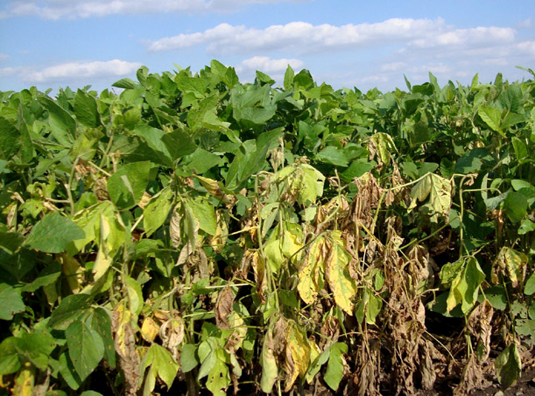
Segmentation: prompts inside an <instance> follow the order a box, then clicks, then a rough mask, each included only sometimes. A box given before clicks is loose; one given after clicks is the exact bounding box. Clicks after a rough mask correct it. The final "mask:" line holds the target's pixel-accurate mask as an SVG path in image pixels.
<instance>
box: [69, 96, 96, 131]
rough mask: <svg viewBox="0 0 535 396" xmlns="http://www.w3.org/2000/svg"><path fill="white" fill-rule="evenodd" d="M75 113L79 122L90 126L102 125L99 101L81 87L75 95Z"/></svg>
mask: <svg viewBox="0 0 535 396" xmlns="http://www.w3.org/2000/svg"><path fill="white" fill-rule="evenodd" d="M74 115H76V119H77V120H78V122H80V123H81V124H84V125H85V126H88V127H90V128H96V127H98V126H99V125H100V115H99V114H98V110H97V101H96V100H95V98H94V97H93V96H91V95H89V94H88V93H86V92H84V91H82V90H80V89H79V90H78V91H77V92H76V96H75V97H74Z"/></svg>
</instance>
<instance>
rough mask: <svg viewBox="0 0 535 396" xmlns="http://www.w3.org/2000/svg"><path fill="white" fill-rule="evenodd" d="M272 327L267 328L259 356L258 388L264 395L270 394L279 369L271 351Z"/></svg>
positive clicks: (273, 346)
mask: <svg viewBox="0 0 535 396" xmlns="http://www.w3.org/2000/svg"><path fill="white" fill-rule="evenodd" d="M272 327H273V325H271V326H270V327H269V328H268V331H267V333H266V335H265V337H264V342H263V344H262V353H261V355H260V364H261V365H262V378H261V380H260V387H261V388H262V391H263V392H265V393H271V391H272V389H273V385H274V384H275V382H276V381H277V377H278V373H279V369H278V365H277V361H276V360H275V355H274V353H273V350H274V349H275V345H273V328H272Z"/></svg>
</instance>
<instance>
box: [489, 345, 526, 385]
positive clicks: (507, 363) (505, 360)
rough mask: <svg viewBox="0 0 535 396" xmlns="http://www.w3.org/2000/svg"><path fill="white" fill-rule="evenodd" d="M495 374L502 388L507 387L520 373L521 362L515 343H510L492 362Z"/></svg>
mask: <svg viewBox="0 0 535 396" xmlns="http://www.w3.org/2000/svg"><path fill="white" fill-rule="evenodd" d="M494 366H495V367H496V376H497V377H498V381H500V384H501V386H502V388H503V389H507V388H509V387H510V386H511V385H513V384H514V383H515V382H516V380H517V379H519V378H520V375H521V373H522V362H521V360H520V355H519V354H518V348H517V346H516V344H511V345H509V346H508V347H507V348H505V349H504V350H503V351H502V353H500V354H499V355H498V357H497V358H496V361H495V362H494Z"/></svg>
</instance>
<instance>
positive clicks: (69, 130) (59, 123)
mask: <svg viewBox="0 0 535 396" xmlns="http://www.w3.org/2000/svg"><path fill="white" fill-rule="evenodd" d="M39 101H40V102H41V104H42V105H43V107H44V108H45V109H47V110H48V123H49V124H50V129H51V132H52V135H53V136H54V138H55V139H56V140H57V141H58V143H60V144H62V145H64V146H66V147H69V146H70V145H71V142H72V140H73V138H74V136H75V134H76V121H74V118H72V116H71V115H70V114H69V113H68V112H67V111H66V110H64V109H63V108H62V107H60V106H58V105H57V104H56V102H54V101H53V100H52V99H50V98H48V97H45V96H42V97H39Z"/></svg>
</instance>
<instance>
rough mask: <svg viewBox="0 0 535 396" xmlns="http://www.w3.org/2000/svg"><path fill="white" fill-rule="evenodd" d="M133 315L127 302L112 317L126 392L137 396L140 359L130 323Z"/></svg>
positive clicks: (117, 307) (115, 342) (116, 348)
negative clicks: (127, 306)
mask: <svg viewBox="0 0 535 396" xmlns="http://www.w3.org/2000/svg"><path fill="white" fill-rule="evenodd" d="M131 319H132V313H131V312H130V311H129V310H128V309H127V308H126V302H125V301H121V302H120V303H119V304H117V306H116V307H115V309H114V311H113V317H112V328H113V333H114V344H115V350H116V351H117V354H118V355H119V358H120V361H119V365H120V367H121V369H122V370H123V372H124V378H125V385H126V392H127V394H130V395H135V394H136V391H137V389H138V387H139V384H138V379H139V366H140V361H139V360H140V359H139V355H138V353H137V351H136V340H135V336H134V334H135V333H134V329H133V328H132V324H131V323H130V321H131Z"/></svg>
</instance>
